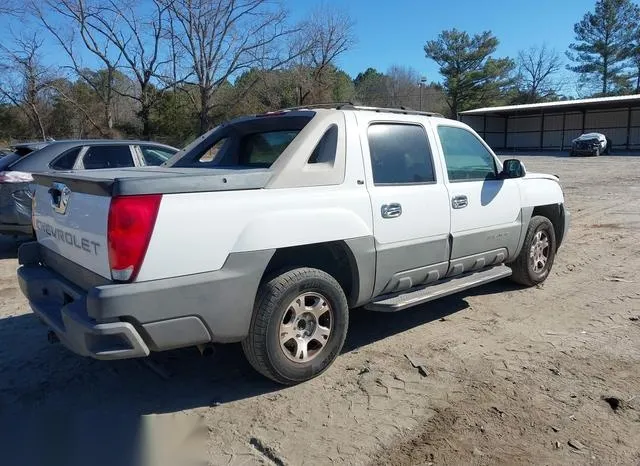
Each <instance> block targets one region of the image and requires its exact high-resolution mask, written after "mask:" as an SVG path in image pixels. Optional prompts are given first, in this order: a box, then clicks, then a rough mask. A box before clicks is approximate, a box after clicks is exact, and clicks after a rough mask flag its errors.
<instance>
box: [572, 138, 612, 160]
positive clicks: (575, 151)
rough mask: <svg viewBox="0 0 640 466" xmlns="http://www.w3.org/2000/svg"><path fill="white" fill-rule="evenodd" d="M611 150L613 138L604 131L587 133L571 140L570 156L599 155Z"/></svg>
mask: <svg viewBox="0 0 640 466" xmlns="http://www.w3.org/2000/svg"><path fill="white" fill-rule="evenodd" d="M610 151H611V140H610V139H609V138H608V137H607V136H605V135H604V134H602V133H585V134H582V135H580V136H579V137H577V138H575V139H574V140H573V141H571V150H570V152H569V155H570V156H574V155H592V156H599V155H602V154H608V153H609V152H610Z"/></svg>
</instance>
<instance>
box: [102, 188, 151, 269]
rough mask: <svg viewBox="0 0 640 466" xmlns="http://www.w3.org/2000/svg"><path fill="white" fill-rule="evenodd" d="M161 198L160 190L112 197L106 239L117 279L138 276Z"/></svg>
mask: <svg viewBox="0 0 640 466" xmlns="http://www.w3.org/2000/svg"><path fill="white" fill-rule="evenodd" d="M161 199H162V195H161V194H151V195H144V196H122V197H114V198H113V199H111V205H110V206H109V220H108V224H107V242H108V244H109V266H110V267H111V278H113V279H114V280H118V281H132V280H135V278H136V275H137V274H138V271H139V270H140V266H141V265H142V261H143V260H144V256H145V254H146V252H147V247H148V246H149V240H150V239H151V234H152V233H153V227H154V225H155V223H156V217H157V215H158V209H159V207H160V200H161Z"/></svg>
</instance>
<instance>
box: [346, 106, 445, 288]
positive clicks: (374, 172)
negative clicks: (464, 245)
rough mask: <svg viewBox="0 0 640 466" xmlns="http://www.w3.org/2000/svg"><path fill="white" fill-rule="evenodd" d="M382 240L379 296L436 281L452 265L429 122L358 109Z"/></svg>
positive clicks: (376, 223) (442, 189) (377, 283)
mask: <svg viewBox="0 0 640 466" xmlns="http://www.w3.org/2000/svg"><path fill="white" fill-rule="evenodd" d="M356 117H357V119H358V124H359V128H360V135H361V141H362V147H363V153H364V162H365V170H366V174H367V187H368V190H369V194H370V199H371V205H372V209H373V228H374V235H375V240H376V281H375V287H374V294H375V295H379V294H384V293H390V292H395V291H401V290H405V289H408V288H411V287H413V286H417V285H420V284H424V283H427V282H432V281H435V280H437V279H439V278H442V276H443V275H444V274H445V273H446V271H447V268H448V255H449V245H448V235H449V215H450V214H449V198H448V193H447V189H446V187H445V185H444V182H443V179H442V169H441V166H440V162H439V160H438V158H437V157H434V156H433V153H432V149H431V148H432V147H433V141H430V140H429V134H428V133H427V131H426V129H425V126H424V124H423V123H424V122H422V121H421V120H420V119H419V118H420V117H419V118H418V119H416V117H414V118H413V119H412V118H410V117H408V116H398V117H394V120H393V121H385V120H384V119H381V118H380V117H379V115H377V114H374V113H369V112H358V113H357V116H356Z"/></svg>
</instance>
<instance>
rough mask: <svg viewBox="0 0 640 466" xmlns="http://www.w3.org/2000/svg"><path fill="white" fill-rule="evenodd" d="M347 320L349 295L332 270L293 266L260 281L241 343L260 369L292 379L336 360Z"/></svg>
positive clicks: (312, 373) (291, 381)
mask: <svg viewBox="0 0 640 466" xmlns="http://www.w3.org/2000/svg"><path fill="white" fill-rule="evenodd" d="M348 322H349V309H348V305H347V298H346V296H345V294H344V291H343V290H342V287H341V286H340V285H339V284H338V282H337V281H336V280H335V279H334V278H333V277H332V276H331V275H329V274H327V273H326V272H323V271H321V270H318V269H312V268H298V269H294V270H290V271H287V272H284V273H282V274H281V275H278V276H277V277H275V278H273V279H271V280H269V281H267V282H265V283H263V284H262V285H261V286H260V289H259V291H258V296H257V298H256V304H255V308H254V314H253V318H252V320H251V326H250V328H249V335H248V336H247V338H246V339H245V340H244V341H243V342H242V349H243V350H244V353H245V355H246V356H247V359H248V360H249V362H250V363H251V365H252V366H253V367H254V369H256V370H257V371H258V372H260V373H261V374H262V375H264V376H266V377H268V378H270V379H272V380H274V381H276V382H278V383H281V384H284V385H293V384H296V383H300V382H304V381H306V380H309V379H312V378H313V377H316V376H318V375H320V374H321V373H322V372H324V371H325V370H326V369H327V368H328V367H329V366H330V365H331V364H332V363H333V361H334V360H335V359H336V358H337V357H338V355H339V354H340V350H341V349H342V345H343V344H344V340H345V337H346V335H347V326H348Z"/></svg>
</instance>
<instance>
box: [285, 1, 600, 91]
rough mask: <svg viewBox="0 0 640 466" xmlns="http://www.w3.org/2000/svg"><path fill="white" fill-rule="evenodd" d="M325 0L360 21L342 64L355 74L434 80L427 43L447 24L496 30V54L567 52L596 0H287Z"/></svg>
mask: <svg viewBox="0 0 640 466" xmlns="http://www.w3.org/2000/svg"><path fill="white" fill-rule="evenodd" d="M322 1H324V2H325V3H330V4H334V5H337V6H340V7H341V8H344V9H346V10H347V11H348V12H349V13H350V15H351V17H352V18H353V19H354V20H355V22H356V24H355V32H356V37H357V40H358V43H357V44H356V45H355V46H354V47H353V49H352V50H350V51H349V52H347V53H346V54H344V55H343V56H342V57H341V59H340V63H339V65H340V66H341V67H342V68H343V69H344V70H345V71H346V72H347V73H349V74H350V75H351V76H355V75H357V74H358V72H360V71H363V70H365V69H366V68H367V67H370V66H371V67H373V68H376V69H378V70H379V71H385V70H386V69H388V68H389V67H390V66H391V65H394V64H399V65H405V66H411V67H413V68H415V69H416V70H417V71H418V72H419V73H420V74H423V75H426V76H427V79H428V80H429V81H437V80H439V79H440V78H439V75H438V67H437V65H436V64H435V63H434V62H432V61H430V60H427V59H426V58H425V56H424V50H423V47H424V44H425V43H426V42H427V41H428V40H430V39H433V38H435V37H436V36H437V35H438V33H440V31H442V30H444V29H451V28H454V27H455V28H458V29H462V30H465V31H467V32H469V33H470V34H472V33H478V32H482V31H484V30H491V31H492V32H493V33H494V35H496V36H497V37H498V39H500V47H499V48H498V51H497V53H496V55H497V56H511V57H515V56H516V55H517V53H518V50H520V49H523V48H528V47H530V46H532V45H541V44H542V43H544V42H546V43H547V45H548V46H550V47H552V48H555V49H556V50H558V52H560V53H561V54H562V55H563V57H564V51H565V50H566V49H567V47H568V45H569V44H570V43H571V42H572V41H573V25H574V24H575V23H576V22H577V21H579V20H580V19H581V18H582V16H583V15H584V13H586V12H587V11H590V10H593V8H594V5H595V0H537V1H536V2H531V1H527V2H525V1H522V0H484V1H483V0H449V1H434V0H391V1H390V0H348V1H347V0H288V4H289V9H290V10H291V12H292V13H294V14H296V15H297V14H304V11H305V9H303V8H302V5H303V4H304V5H306V6H307V9H311V8H313V7H314V6H315V5H317V4H319V3H321V2H322Z"/></svg>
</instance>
